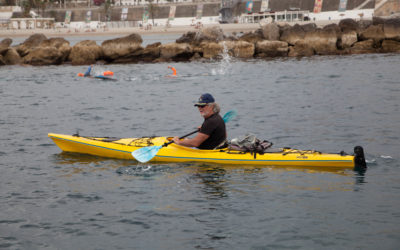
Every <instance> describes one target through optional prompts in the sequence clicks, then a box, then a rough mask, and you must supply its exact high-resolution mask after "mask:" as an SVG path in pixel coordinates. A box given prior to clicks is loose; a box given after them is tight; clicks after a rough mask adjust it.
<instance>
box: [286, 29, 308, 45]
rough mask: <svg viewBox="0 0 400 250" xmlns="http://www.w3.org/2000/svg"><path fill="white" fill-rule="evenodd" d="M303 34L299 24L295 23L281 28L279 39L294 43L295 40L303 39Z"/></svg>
mask: <svg viewBox="0 0 400 250" xmlns="http://www.w3.org/2000/svg"><path fill="white" fill-rule="evenodd" d="M305 34H306V33H305V32H304V30H303V28H302V27H301V26H300V25H298V24H295V25H294V26H293V27H290V28H287V29H283V31H282V35H281V38H280V40H281V41H284V42H287V43H288V44H290V45H294V44H295V43H296V42H297V41H299V40H303V39H304V37H305Z"/></svg>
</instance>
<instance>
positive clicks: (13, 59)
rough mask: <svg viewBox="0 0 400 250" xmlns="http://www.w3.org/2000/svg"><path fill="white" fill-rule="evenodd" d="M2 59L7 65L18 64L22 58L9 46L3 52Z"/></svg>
mask: <svg viewBox="0 0 400 250" xmlns="http://www.w3.org/2000/svg"><path fill="white" fill-rule="evenodd" d="M4 61H5V62H6V64H7V65H15V64H20V63H21V62H22V59H21V57H20V56H19V54H18V52H17V50H16V49H15V48H9V49H8V51H7V52H6V53H5V54H4Z"/></svg>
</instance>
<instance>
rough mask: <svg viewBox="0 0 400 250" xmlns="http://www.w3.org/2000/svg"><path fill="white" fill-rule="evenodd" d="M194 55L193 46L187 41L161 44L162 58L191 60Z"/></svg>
mask: <svg viewBox="0 0 400 250" xmlns="http://www.w3.org/2000/svg"><path fill="white" fill-rule="evenodd" d="M192 56H193V51H192V48H191V46H190V45H189V44H187V43H168V44H163V45H161V48H160V58H161V59H168V60H174V61H185V60H189V59H190V58H191V57H192Z"/></svg>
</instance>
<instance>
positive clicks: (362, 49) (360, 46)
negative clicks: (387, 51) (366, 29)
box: [349, 39, 377, 54]
mask: <svg viewBox="0 0 400 250" xmlns="http://www.w3.org/2000/svg"><path fill="white" fill-rule="evenodd" d="M374 45H375V42H374V40H373V39H369V40H365V41H361V42H357V43H355V44H354V45H353V47H351V48H350V49H349V52H350V53H351V54H367V53H376V52H377V50H376V48H375V47H374Z"/></svg>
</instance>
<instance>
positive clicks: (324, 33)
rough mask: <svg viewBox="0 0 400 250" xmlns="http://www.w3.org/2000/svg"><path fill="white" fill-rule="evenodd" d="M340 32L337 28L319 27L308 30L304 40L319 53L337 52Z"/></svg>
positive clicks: (330, 53)
mask: <svg viewBox="0 0 400 250" xmlns="http://www.w3.org/2000/svg"><path fill="white" fill-rule="evenodd" d="M337 36H338V34H337V32H336V30H335V29H333V28H332V29H317V30H315V31H311V32H307V33H306V35H305V37H304V41H305V42H306V43H307V44H308V45H310V46H311V47H312V48H313V49H314V51H315V53H316V54H318V55H333V54H337V53H338V51H337V47H336V43H337V40H338V38H337Z"/></svg>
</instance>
